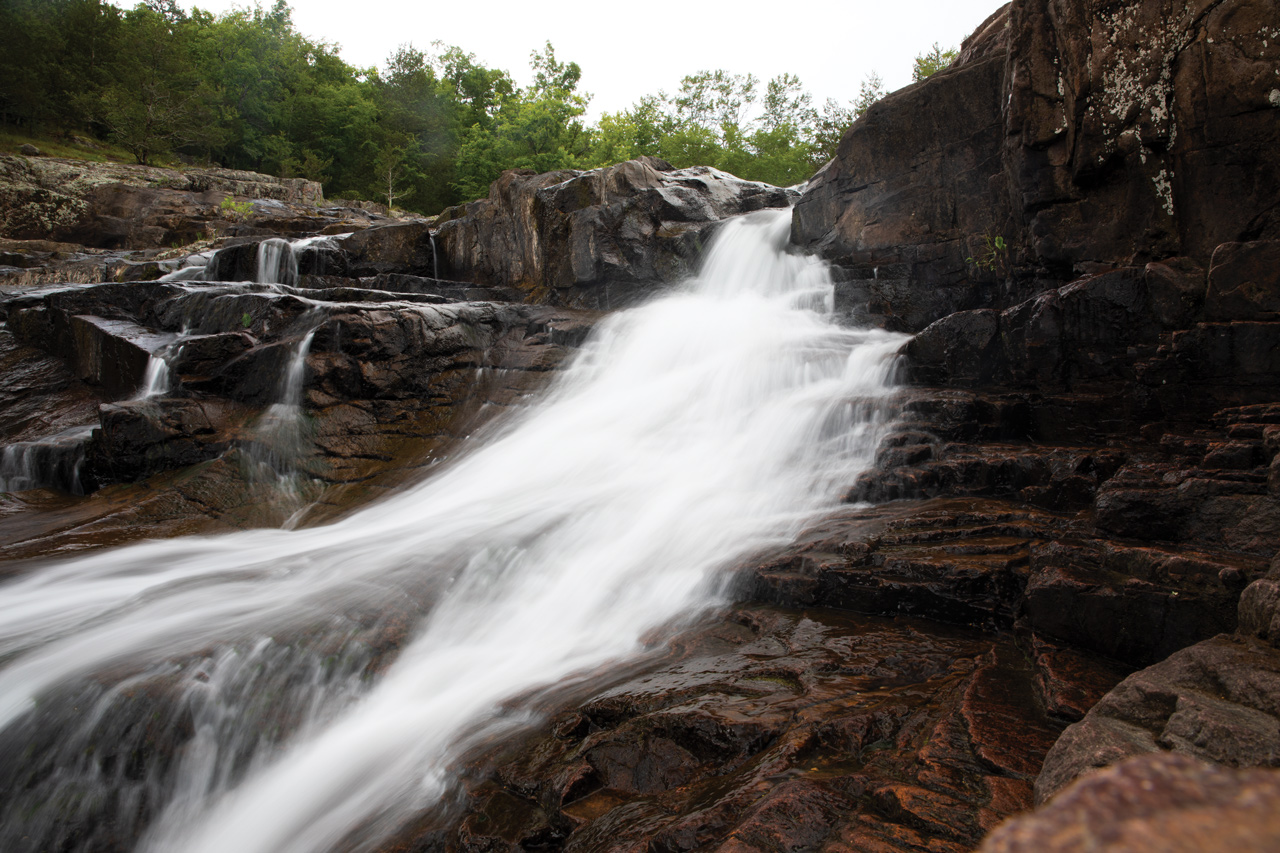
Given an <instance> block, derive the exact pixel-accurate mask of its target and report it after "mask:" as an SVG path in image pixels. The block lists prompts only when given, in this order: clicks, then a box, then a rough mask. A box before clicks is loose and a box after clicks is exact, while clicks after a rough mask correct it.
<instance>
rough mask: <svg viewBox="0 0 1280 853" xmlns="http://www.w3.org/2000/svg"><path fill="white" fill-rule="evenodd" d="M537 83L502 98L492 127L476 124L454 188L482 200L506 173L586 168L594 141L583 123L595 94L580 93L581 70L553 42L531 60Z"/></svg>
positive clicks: (490, 120)
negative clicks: (560, 56) (559, 57)
mask: <svg viewBox="0 0 1280 853" xmlns="http://www.w3.org/2000/svg"><path fill="white" fill-rule="evenodd" d="M530 66H531V67H532V68H533V71H534V82H533V85H532V86H529V87H528V88H527V89H512V91H511V92H510V93H509V94H506V95H500V96H499V97H498V98H497V109H496V110H495V111H494V112H493V114H492V115H491V116H487V117H486V118H487V126H486V125H485V124H482V123H481V122H478V121H477V122H476V123H475V124H473V125H472V126H471V127H470V128H468V129H467V131H466V133H465V134H464V135H463V139H462V144H461V145H460V146H459V148H458V158H457V165H456V175H457V178H456V181H455V184H454V186H455V188H456V189H457V191H458V193H459V194H460V195H461V196H462V197H463V198H479V197H480V196H483V195H484V194H485V193H487V192H488V189H489V185H490V184H491V183H493V181H494V180H496V179H497V177H498V176H499V175H500V174H502V172H503V171H504V170H506V169H532V170H534V171H535V172H550V171H554V170H556V169H572V168H576V167H578V166H580V165H585V163H586V161H587V159H588V157H587V155H588V152H589V146H590V144H591V138H590V136H589V134H588V133H587V130H586V128H585V127H584V126H583V125H582V122H581V121H580V119H581V117H582V115H583V114H584V113H585V112H586V110H587V104H588V103H589V101H590V97H591V96H590V95H588V94H585V93H579V92H578V91H577V85H578V81H579V80H580V79H581V77H582V70H581V69H580V68H579V67H578V64H577V63H576V62H569V63H562V62H560V61H559V60H557V59H556V56H555V50H554V48H552V46H551V43H550V42H548V43H547V45H546V47H545V49H544V50H543V51H541V52H539V51H534V52H533V53H532V55H531V57H530Z"/></svg>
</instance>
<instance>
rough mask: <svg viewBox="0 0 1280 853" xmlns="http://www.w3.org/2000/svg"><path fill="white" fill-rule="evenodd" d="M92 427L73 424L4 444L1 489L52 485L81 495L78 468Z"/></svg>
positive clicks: (3, 490)
mask: <svg viewBox="0 0 1280 853" xmlns="http://www.w3.org/2000/svg"><path fill="white" fill-rule="evenodd" d="M95 426H96V425H95V424H88V425H86V426H78V427H72V428H70V429H66V430H63V431H62V432H59V433H56V434H54V435H51V436H48V437H46V438H39V439H35V440H34V441H19V442H15V443H13V444H10V445H8V446H7V447H5V448H4V450H3V451H0V492H21V491H25V490H27V489H47V488H54V489H61V490H62V491H64V492H70V493H71V494H73V495H83V494H84V486H83V484H82V483H81V482H80V468H81V467H82V466H83V465H84V456H85V447H84V445H85V442H86V441H88V440H89V436H90V435H91V434H92V433H93V430H94V427H95Z"/></svg>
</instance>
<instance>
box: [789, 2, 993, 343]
mask: <svg viewBox="0 0 1280 853" xmlns="http://www.w3.org/2000/svg"><path fill="white" fill-rule="evenodd" d="M991 26H993V27H995V28H999V26H1000V24H999V23H995V24H992V25H991ZM1004 66H1005V62H1004V58H1003V56H1002V55H993V56H988V57H986V58H981V59H979V58H977V57H975V58H974V60H973V61H971V62H968V63H961V62H957V63H955V64H954V65H953V66H952V67H951V68H948V69H947V70H945V71H942V72H939V73H938V74H936V75H935V76H934V77H931V78H929V80H928V81H927V82H926V83H922V84H917V85H914V86H909V87H907V88H906V89H902V90H899V91H897V92H894V93H893V94H891V95H889V96H887V97H885V98H884V100H882V101H880V102H878V103H876V104H873V105H872V107H871V109H869V110H868V111H867V114H866V115H865V116H864V117H863V118H862V119H861V120H860V121H858V122H857V123H855V124H854V125H853V127H851V128H850V129H849V131H848V132H846V134H845V136H844V139H842V140H841V142H840V148H839V150H838V151H837V153H836V157H835V159H834V160H832V161H831V162H830V163H828V164H827V165H826V166H825V167H823V169H822V170H821V171H819V172H818V174H817V175H815V176H814V178H813V180H812V181H810V183H809V185H808V187H807V188H806V189H805V191H804V194H803V195H802V196H801V198H800V200H799V201H798V202H797V203H796V207H795V218H794V224H793V231H792V240H793V241H794V242H795V243H797V244H798V245H800V246H803V247H805V248H807V249H810V250H816V251H818V252H820V253H821V254H822V255H823V256H825V257H827V258H829V259H830V260H832V261H833V262H835V263H836V264H837V265H839V266H840V267H843V268H845V269H846V272H845V273H844V275H843V279H844V280H843V281H841V283H840V284H839V285H838V288H839V293H840V298H841V299H842V301H845V302H847V303H849V305H850V308H851V309H853V310H852V311H851V316H852V318H853V319H854V321H855V322H859V323H867V322H871V323H875V324H877V325H881V326H885V327H887V328H892V329H898V330H905V331H916V330H919V329H922V328H924V327H925V326H927V325H929V323H931V322H933V321H934V320H936V319H938V318H940V317H943V316H945V315H947V314H951V313H953V312H955V311H959V310H963V309H966V308H975V307H978V306H980V305H985V304H989V303H990V302H991V301H992V300H993V298H994V295H993V294H992V293H991V291H993V290H994V287H993V286H992V285H990V284H989V283H979V282H975V281H973V280H972V278H973V277H972V276H971V275H970V269H969V268H968V267H967V266H966V263H965V258H967V257H970V256H972V255H975V254H978V253H979V252H980V248H979V243H980V242H981V235H984V234H989V235H996V234H1007V233H1009V224H1008V223H1009V219H1010V215H1011V213H1010V211H1009V206H1008V201H1007V193H1006V192H1005V187H1004V184H1003V171H1002V169H1003V162H1002V159H1001V148H1000V146H1001V141H1002V139H1003V137H1004V132H1005V129H1004V124H1003V122H1002V120H1001V106H1002V104H1001V92H1002V91H1003V86H1002V81H1003V79H1004V73H1005V69H1004Z"/></svg>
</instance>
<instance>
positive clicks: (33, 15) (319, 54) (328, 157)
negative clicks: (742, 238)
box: [0, 0, 954, 213]
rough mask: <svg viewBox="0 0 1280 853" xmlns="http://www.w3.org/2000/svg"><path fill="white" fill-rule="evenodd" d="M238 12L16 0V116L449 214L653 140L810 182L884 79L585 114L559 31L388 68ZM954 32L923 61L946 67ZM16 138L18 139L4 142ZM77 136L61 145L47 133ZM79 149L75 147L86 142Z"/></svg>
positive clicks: (631, 153) (682, 153)
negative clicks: (840, 92)
mask: <svg viewBox="0 0 1280 853" xmlns="http://www.w3.org/2000/svg"><path fill="white" fill-rule="evenodd" d="M267 3H268V5H266V6H264V5H262V3H254V4H253V5H251V6H250V5H246V6H240V7H234V8H233V9H232V10H231V11H229V12H226V13H224V14H220V15H214V14H211V13H209V12H205V11H202V10H200V9H199V8H196V9H194V10H193V11H191V12H190V13H187V12H185V11H183V8H182V7H180V6H179V5H178V4H177V3H176V2H175V0H144V1H143V2H139V3H137V5H135V6H133V7H132V8H130V9H122V8H118V7H117V6H115V5H112V4H111V3H108V2H105V0H0V124H3V125H4V126H5V127H6V128H7V129H8V131H9V132H11V133H12V134H13V135H20V136H23V137H26V138H32V139H37V138H48V137H69V136H71V135H72V134H76V135H82V136H90V137H94V138H97V139H110V140H111V141H112V142H113V143H115V145H116V146H117V147H113V148H105V149H104V152H105V153H103V154H98V155H90V156H117V154H116V152H118V151H120V150H124V151H127V152H128V156H131V157H132V158H133V159H135V160H137V161H138V162H140V163H151V162H157V161H169V162H171V161H172V160H174V159H179V158H180V159H181V160H183V161H185V162H188V163H191V162H206V163H211V164H217V165H220V166H226V167H230V168H239V169H249V170H254V171H261V172H268V173H272V174H278V175H281V176H285V177H304V178H308V179H311V180H315V181H320V182H322V183H323V184H324V188H325V192H326V194H328V195H329V196H331V197H334V196H340V197H348V198H376V199H380V200H385V201H387V202H388V204H390V205H403V206H406V207H410V208H411V209H414V210H418V211H421V212H427V213H431V212H436V211H439V210H441V209H443V208H445V207H447V206H450V205H453V204H457V203H458V202H460V201H464V200H468V199H472V198H477V197H480V196H483V195H485V194H487V192H488V189H489V185H490V183H491V182H492V181H493V180H494V179H495V178H497V177H498V176H499V175H500V174H501V173H502V171H503V170H506V169H513V168H525V169H532V170H535V171H539V172H542V171H550V170H555V169H566V168H593V167H597V166H606V165H611V164H613V163H617V162H620V161H622V160H627V159H631V158H634V157H638V156H642V155H654V156H657V157H661V158H663V159H666V160H668V161H670V162H671V163H673V164H674V165H676V166H678V167H681V166H693V165H707V166H713V167H716V168H719V169H724V170H726V171H730V172H733V173H734V174H737V175H739V176H740V177H743V178H747V179H752V180H760V181H767V182H769V183H772V184H778V185H784V186H785V185H791V184H795V183H798V182H800V181H803V180H806V179H807V178H809V177H810V176H811V175H812V174H813V172H814V171H815V170H816V169H817V168H818V167H820V166H821V165H822V164H823V163H825V162H827V160H829V159H830V158H831V157H832V156H833V155H834V153H835V150H836V147H837V145H838V144H839V141H840V138H841V136H842V135H843V133H844V131H845V129H846V128H847V127H848V126H849V125H850V124H851V123H852V122H853V121H854V120H855V119H856V117H857V116H859V115H861V114H862V113H864V112H865V111H866V109H867V107H868V106H870V104H871V103H873V102H874V101H875V100H877V99H878V98H879V97H881V95H882V94H883V83H882V82H881V81H880V79H879V77H877V76H875V75H874V74H873V75H871V76H870V77H868V78H867V80H865V81H864V82H863V84H862V87H861V89H860V91H859V93H858V97H857V98H856V99H854V100H852V101H849V102H847V103H843V102H838V101H835V100H828V101H827V102H826V103H825V104H823V105H822V106H821V107H818V106H816V105H815V104H814V103H813V101H812V98H811V96H810V95H809V93H808V92H806V91H805V90H804V88H803V86H802V85H801V83H800V80H799V79H797V78H796V77H795V76H793V75H790V74H781V75H779V76H777V77H775V78H774V79H772V80H769V81H767V82H762V81H760V80H758V79H757V78H756V77H754V76H752V75H750V74H746V75H742V74H733V73H730V72H728V71H725V70H723V69H717V70H704V71H699V72H697V73H694V74H690V75H688V76H687V77H685V78H684V79H683V80H682V81H681V84H680V87H679V90H678V91H677V92H676V93H675V94H674V95H667V94H666V93H663V92H658V93H657V94H654V95H648V96H646V97H643V98H641V99H640V100H639V101H637V102H636V103H635V104H633V105H632V106H631V107H630V108H629V109H626V110H622V111H619V112H616V113H610V114H606V115H604V116H602V117H601V118H600V120H599V122H598V123H597V124H596V125H595V126H594V127H588V126H587V125H586V123H585V122H584V120H583V119H584V116H585V113H586V109H587V105H588V104H589V102H590V98H591V96H590V95H589V94H587V93H585V92H582V91H581V90H580V85H581V80H582V69H581V68H580V67H579V66H578V65H577V63H574V62H569V61H565V60H562V59H561V58H559V57H557V56H556V53H555V50H554V48H553V47H552V45H551V44H550V43H548V44H546V45H545V46H544V48H543V49H541V50H538V51H535V52H534V53H533V54H532V55H531V57H530V66H531V70H532V72H533V73H532V79H533V82H532V84H531V85H529V86H527V87H520V86H517V85H516V83H515V82H514V81H513V79H512V78H511V75H510V74H508V73H507V72H506V71H504V70H501V69H497V68H489V67H487V66H486V65H484V64H483V63H482V62H480V61H479V60H478V59H477V58H476V57H475V56H474V55H473V54H470V53H467V52H466V51H464V50H462V49H461V48H458V47H453V46H447V45H442V44H440V43H439V42H436V43H433V44H432V45H431V46H430V49H429V50H426V51H424V50H420V49H418V48H416V47H414V46H413V45H412V44H404V45H401V46H400V47H398V48H397V49H396V50H395V51H394V52H392V54H391V55H390V56H389V57H388V58H387V61H386V63H385V66H384V67H383V68H381V69H358V68H353V67H351V66H349V65H347V64H346V63H345V62H344V61H343V60H342V59H341V57H340V56H339V55H338V51H337V48H336V46H334V45H332V44H328V43H325V42H322V41H316V40H313V39H309V38H307V37H305V36H303V35H301V34H300V33H298V32H297V30H296V29H295V28H294V24H293V18H292V10H291V9H290V7H289V5H288V3H287V2H285V0H267ZM953 55H954V51H942V50H941V48H939V47H938V46H937V45H934V48H933V50H932V51H931V52H930V53H928V54H925V55H922V56H921V57H918V58H917V61H916V65H917V79H920V76H921V75H927V74H929V73H933V71H935V70H937V68H941V67H945V65H946V63H947V62H949V61H950V57H951V56H953ZM3 144H4V143H3V140H0V145H3ZM41 147H42V148H46V147H47V148H48V149H49V150H50V151H51V152H52V151H58V152H59V153H61V152H62V150H63V149H60V148H57V147H54V146H41ZM66 153H68V154H72V155H73V156H74V153H75V152H74V151H67V152H66Z"/></svg>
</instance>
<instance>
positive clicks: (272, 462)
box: [245, 328, 316, 527]
mask: <svg viewBox="0 0 1280 853" xmlns="http://www.w3.org/2000/svg"><path fill="white" fill-rule="evenodd" d="M315 335H316V329H314V328H313V329H312V330H311V331H309V332H307V333H306V334H305V335H303V336H302V338H301V339H300V340H299V341H298V344H297V346H296V347H295V348H294V351H293V353H292V355H290V356H289V361H288V364H287V365H286V366H285V369H284V373H283V375H282V376H281V380H280V393H279V395H278V398H277V402H275V403H273V404H271V406H269V407H268V408H267V410H266V411H265V412H263V413H262V416H261V417H260V418H259V419H258V422H257V424H256V425H255V426H254V428H253V436H252V440H251V441H250V443H249V445H248V447H247V448H246V450H245V461H246V464H247V466H248V475H249V480H250V482H251V483H254V484H257V485H260V486H266V487H267V488H268V489H270V490H271V491H273V492H274V493H275V495H274V497H275V499H276V500H277V501H278V502H279V503H280V504H282V508H284V509H287V510H289V517H290V519H291V520H293V521H294V522H295V523H296V519H295V516H296V515H297V513H298V511H300V510H301V509H302V508H303V506H304V504H305V497H304V494H303V493H304V485H305V483H304V480H305V478H304V476H303V475H302V473H301V472H300V471H299V470H298V467H297V464H298V461H299V460H300V459H301V457H302V454H303V452H304V450H305V447H306V443H307V435H306V432H307V415H306V411H305V410H304V409H303V407H302V391H303V383H304V381H305V379H306V373H307V355H308V354H309V353H310V352H311V341H312V339H313V338H315ZM285 526H286V527H292V526H293V524H292V523H288V522H287V523H286V525H285Z"/></svg>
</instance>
